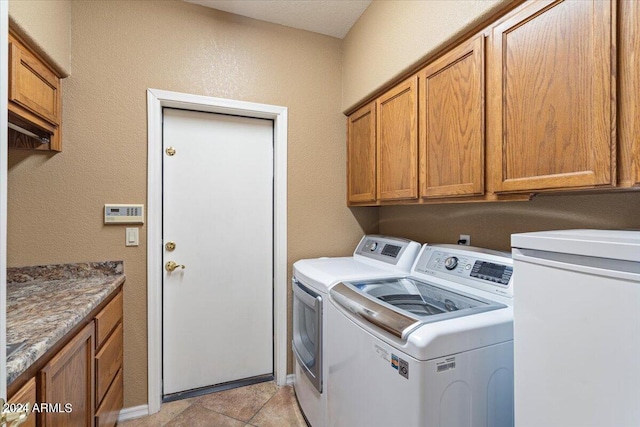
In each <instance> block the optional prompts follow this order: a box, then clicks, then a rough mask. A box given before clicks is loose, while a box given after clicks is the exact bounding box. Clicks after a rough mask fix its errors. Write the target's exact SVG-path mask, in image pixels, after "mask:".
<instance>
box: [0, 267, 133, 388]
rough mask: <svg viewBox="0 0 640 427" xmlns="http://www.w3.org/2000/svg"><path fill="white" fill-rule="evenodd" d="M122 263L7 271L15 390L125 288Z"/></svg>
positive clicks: (10, 377)
mask: <svg viewBox="0 0 640 427" xmlns="http://www.w3.org/2000/svg"><path fill="white" fill-rule="evenodd" d="M124 279H125V276H124V268H123V263H122V261H106V262H94V263H80V264H59V265H43V266H36V267H16V268H8V269H7V343H9V344H11V343H15V342H20V341H25V343H24V345H23V346H22V347H21V348H20V349H19V350H18V351H16V352H15V353H13V354H12V355H11V357H9V358H7V384H11V383H12V382H13V381H14V380H15V379H16V378H17V377H18V376H19V375H20V374H21V373H23V372H24V371H25V370H27V368H29V366H31V365H32V364H33V363H34V362H35V361H36V360H38V359H39V358H40V357H41V356H42V355H44V354H45V353H46V352H47V351H48V350H49V349H50V348H51V347H53V346H54V345H55V344H56V343H57V342H58V340H60V339H61V338H62V337H64V336H65V335H66V334H67V333H68V332H69V331H70V330H71V329H73V328H74V327H75V326H76V325H78V324H79V323H80V322H81V321H82V320H83V319H84V318H86V317H87V316H88V315H89V313H91V311H92V310H93V309H94V308H96V307H97V306H98V305H99V304H100V303H101V302H102V301H104V299H105V298H107V297H108V296H109V295H110V294H111V293H112V292H113V291H114V290H115V289H117V288H118V286H119V285H120V284H122V283H123V282H124Z"/></svg>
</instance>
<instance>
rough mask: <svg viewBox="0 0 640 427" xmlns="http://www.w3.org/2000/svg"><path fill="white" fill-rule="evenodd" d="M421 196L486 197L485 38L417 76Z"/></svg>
mask: <svg viewBox="0 0 640 427" xmlns="http://www.w3.org/2000/svg"><path fill="white" fill-rule="evenodd" d="M418 80H419V86H420V96H419V98H420V109H419V111H420V112H419V115H420V121H419V122H420V132H419V133H420V196H421V197H454V196H473V195H479V194H483V193H484V36H483V35H480V36H477V37H475V38H473V39H472V40H469V41H467V42H465V43H463V44H461V45H459V46H457V47H456V48H454V49H453V50H451V51H449V52H448V53H446V54H444V55H443V56H441V57H440V58H438V59H436V60H435V61H433V62H432V63H430V64H429V65H427V66H426V67H425V68H424V69H423V70H422V71H420V72H419V73H418Z"/></svg>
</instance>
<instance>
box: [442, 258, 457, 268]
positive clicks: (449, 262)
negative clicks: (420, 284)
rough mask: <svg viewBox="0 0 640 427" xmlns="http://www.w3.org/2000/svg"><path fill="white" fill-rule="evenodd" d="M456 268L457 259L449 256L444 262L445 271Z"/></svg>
mask: <svg viewBox="0 0 640 427" xmlns="http://www.w3.org/2000/svg"><path fill="white" fill-rule="evenodd" d="M457 266H458V258H456V257H454V256H450V257H448V258H447V259H445V260H444V268H446V269H447V270H453V269H454V268H456V267H457Z"/></svg>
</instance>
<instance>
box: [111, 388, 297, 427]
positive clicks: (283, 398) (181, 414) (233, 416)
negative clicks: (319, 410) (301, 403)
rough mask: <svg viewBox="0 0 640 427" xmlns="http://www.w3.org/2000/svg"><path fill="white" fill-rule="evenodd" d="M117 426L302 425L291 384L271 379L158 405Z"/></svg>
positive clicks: (282, 426)
mask: <svg viewBox="0 0 640 427" xmlns="http://www.w3.org/2000/svg"><path fill="white" fill-rule="evenodd" d="M118 426H120V427H187V426H189V427H246V426H255V427H306V426H307V424H306V423H305V421H304V418H303V417H302V414H301V413H300V408H299V407H298V402H297V401H296V397H295V395H294V392H293V387H291V386H284V387H278V386H276V385H275V383H273V382H266V383H260V384H254V385H250V386H246V387H238V388H234V389H232V390H226V391H220V392H217V393H211V394H207V395H204V396H198V397H192V398H190V399H184V400H177V401H175V402H169V403H165V404H163V405H162V407H161V408H160V412H158V413H157V414H153V415H149V416H147V417H143V418H138V419H135V420H130V421H125V422H123V423H120V424H118Z"/></svg>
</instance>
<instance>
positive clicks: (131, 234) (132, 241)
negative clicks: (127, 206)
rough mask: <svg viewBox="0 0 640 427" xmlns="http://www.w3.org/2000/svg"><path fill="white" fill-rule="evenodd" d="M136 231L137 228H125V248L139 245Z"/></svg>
mask: <svg viewBox="0 0 640 427" xmlns="http://www.w3.org/2000/svg"><path fill="white" fill-rule="evenodd" d="M138 230H139V228H138V227H133V228H128V227H127V229H126V232H125V246H138V245H139V244H140V242H139V237H138V236H139V232H138Z"/></svg>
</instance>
